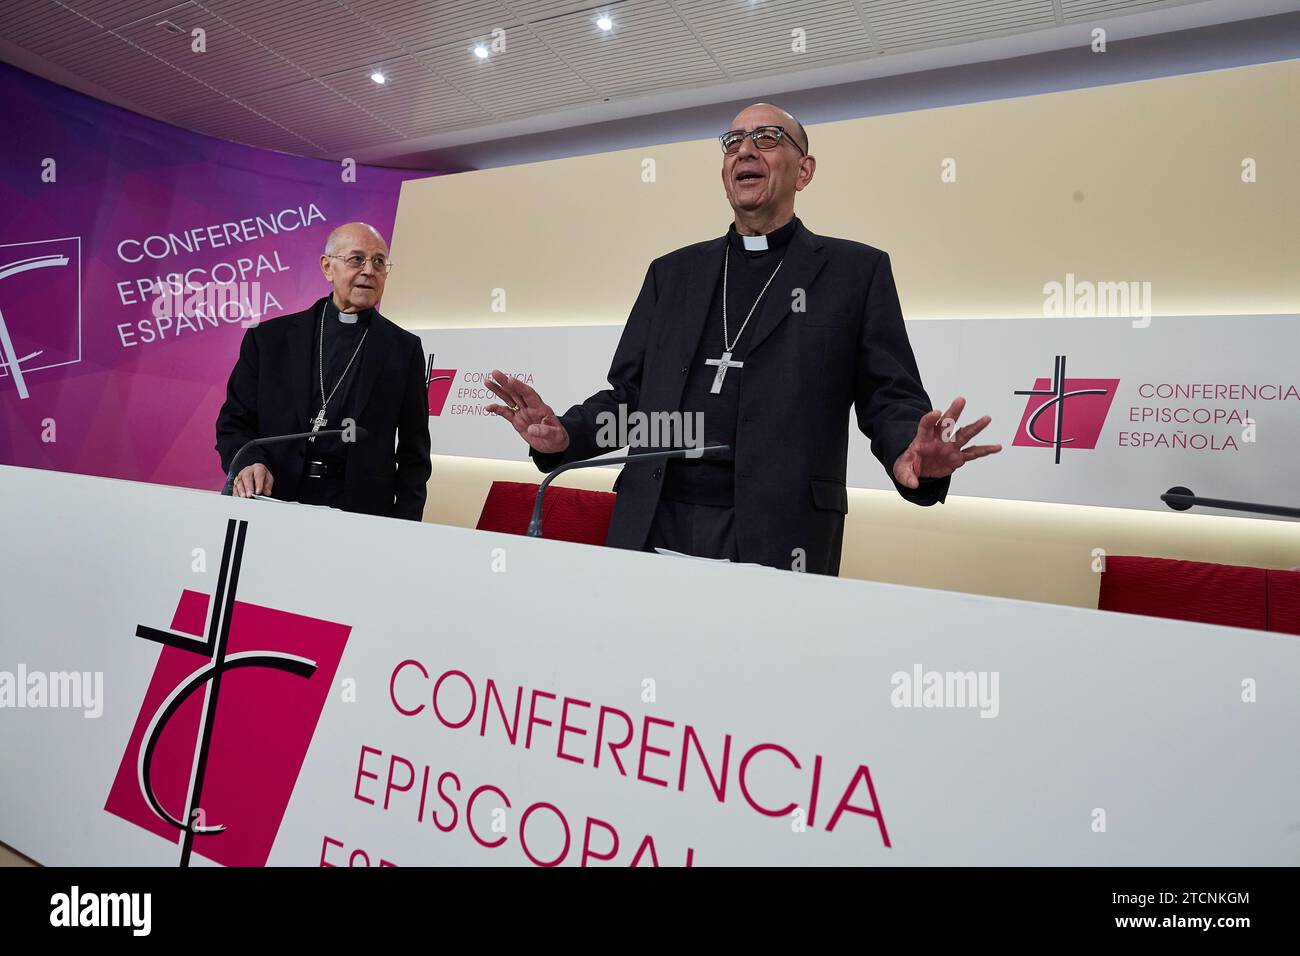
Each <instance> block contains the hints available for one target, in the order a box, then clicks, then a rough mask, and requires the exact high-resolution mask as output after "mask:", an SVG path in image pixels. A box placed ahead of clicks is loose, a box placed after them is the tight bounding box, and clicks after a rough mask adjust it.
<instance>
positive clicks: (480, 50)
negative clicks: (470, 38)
mask: <svg viewBox="0 0 1300 956" xmlns="http://www.w3.org/2000/svg"><path fill="white" fill-rule="evenodd" d="M474 55H475V56H476V57H478V58H479V59H480V60H486V59H487V58H488V51H487V47H485V46H484V45H483V44H482V43H480V44H479V45H478V46H476V47H474Z"/></svg>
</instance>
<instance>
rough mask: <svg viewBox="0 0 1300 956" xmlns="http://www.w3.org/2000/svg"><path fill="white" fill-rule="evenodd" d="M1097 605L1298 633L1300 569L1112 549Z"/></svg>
mask: <svg viewBox="0 0 1300 956" xmlns="http://www.w3.org/2000/svg"><path fill="white" fill-rule="evenodd" d="M1097 607H1098V608H1100V609H1101V610H1103V611H1123V612H1126V613H1129V614H1146V615H1149V616H1151V617H1169V618H1175V619H1177V620H1180V621H1200V622H1201V623H1203V624H1224V625H1227V626H1229V627H1249V628H1255V629H1256V630H1261V631H1280V632H1283V633H1287V634H1300V572H1296V571H1273V570H1268V569H1265V568H1248V567H1241V566H1238V565H1232V564H1208V563H1205V562H1202V561H1172V560H1169V559H1167V558H1143V557H1133V556H1128V555H1108V556H1107V558H1106V571H1105V573H1104V574H1102V576H1101V590H1100V592H1099V594H1098V595H1097Z"/></svg>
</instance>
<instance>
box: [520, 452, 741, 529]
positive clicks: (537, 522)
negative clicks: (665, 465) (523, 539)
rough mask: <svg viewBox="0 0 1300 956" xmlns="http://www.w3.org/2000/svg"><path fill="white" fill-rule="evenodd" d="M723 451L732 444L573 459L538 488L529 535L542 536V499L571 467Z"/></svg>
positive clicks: (694, 455)
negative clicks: (557, 479) (612, 456)
mask: <svg viewBox="0 0 1300 956" xmlns="http://www.w3.org/2000/svg"><path fill="white" fill-rule="evenodd" d="M721 451H731V446H730V445H709V446H708V447H706V448H672V449H669V450H668V451H651V452H646V453H645V454H644V455H624V456H623V457H622V458H593V459H589V460H587V461H571V462H569V463H568V464H567V465H561V466H560V467H558V468H556V469H555V470H554V471H552V472H551V473H550V474H548V475H547V476H546V477H545V478H543V479H542V483H541V484H540V485H539V486H538V488H537V498H536V499H535V500H534V501H533V516H532V518H531V519H530V520H529V522H528V536H529V537H530V538H540V537H541V536H542V500H543V498H544V497H545V495H546V489H547V486H549V485H550V483H551V482H552V481H554V480H555V479H556V478H557V477H559V476H560V475H561V474H563V473H564V472H566V471H568V470H570V469H571V468H596V467H598V466H600V465H623V464H635V463H638V462H643V461H664V460H666V459H668V458H688V457H689V458H700V457H703V456H704V455H707V454H708V453H709V452H721Z"/></svg>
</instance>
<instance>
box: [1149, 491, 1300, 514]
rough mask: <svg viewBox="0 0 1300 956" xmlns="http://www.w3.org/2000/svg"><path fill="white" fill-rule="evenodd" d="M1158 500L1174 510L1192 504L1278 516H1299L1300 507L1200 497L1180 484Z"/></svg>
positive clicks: (1185, 507)
mask: <svg viewBox="0 0 1300 956" xmlns="http://www.w3.org/2000/svg"><path fill="white" fill-rule="evenodd" d="M1160 500H1161V501H1163V502H1164V503H1165V504H1167V505H1168V506H1169V507H1171V508H1173V509H1174V510H1175V511H1187V510H1188V509H1189V508H1192V507H1194V506H1198V505H1199V506H1200V507H1202V508H1223V509H1224V510H1227V511H1245V512H1248V513H1250V514H1257V515H1274V516H1276V517H1279V518H1300V508H1290V507H1287V506H1286V505H1263V504H1256V503H1255V502H1251V501H1227V500H1225V499H1223V498H1202V497H1200V496H1199V495H1194V494H1192V489H1190V488H1184V487H1182V486H1181V485H1179V486H1176V487H1174V488H1170V489H1169V490H1168V491H1166V492H1165V493H1164V494H1163V495H1161V496H1160Z"/></svg>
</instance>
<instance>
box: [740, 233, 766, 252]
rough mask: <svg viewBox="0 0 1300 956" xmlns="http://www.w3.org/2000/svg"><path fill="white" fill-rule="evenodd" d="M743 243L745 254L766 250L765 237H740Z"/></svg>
mask: <svg viewBox="0 0 1300 956" xmlns="http://www.w3.org/2000/svg"><path fill="white" fill-rule="evenodd" d="M740 238H741V239H743V240H744V242H745V251H746V252H762V251H764V250H765V249H767V236H741V237H740Z"/></svg>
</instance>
